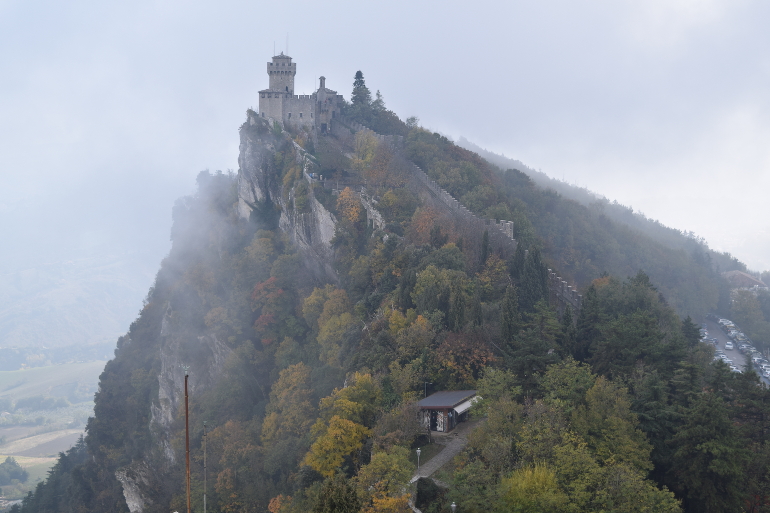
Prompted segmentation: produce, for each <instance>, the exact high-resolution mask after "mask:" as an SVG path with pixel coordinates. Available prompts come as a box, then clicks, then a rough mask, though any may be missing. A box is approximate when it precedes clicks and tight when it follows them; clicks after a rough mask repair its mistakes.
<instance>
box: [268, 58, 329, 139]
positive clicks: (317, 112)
mask: <svg viewBox="0 0 770 513" xmlns="http://www.w3.org/2000/svg"><path fill="white" fill-rule="evenodd" d="M267 74H268V76H269V77H270V87H268V88H267V89H263V90H261V91H260V92H259V116H260V117H262V118H266V119H271V120H272V121H275V122H279V123H282V124H284V125H291V126H295V127H307V128H314V129H317V130H319V131H320V132H321V133H326V132H330V131H331V130H332V125H333V123H335V120H336V118H337V117H338V116H339V115H340V112H341V107H342V105H343V103H344V100H343V99H342V95H340V94H337V91H332V90H331V89H327V88H326V78H324V77H321V79H320V82H321V87H319V88H318V90H317V91H316V92H314V93H313V94H300V95H296V94H294V75H296V74H297V65H296V64H294V63H292V62H291V57H289V56H288V55H284V54H283V52H281V54H280V55H276V56H275V57H273V62H268V63H267ZM272 121H271V122H272Z"/></svg>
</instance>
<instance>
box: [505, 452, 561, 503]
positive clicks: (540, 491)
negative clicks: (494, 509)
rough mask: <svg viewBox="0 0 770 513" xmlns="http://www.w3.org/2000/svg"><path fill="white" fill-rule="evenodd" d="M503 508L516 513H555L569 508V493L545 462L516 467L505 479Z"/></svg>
mask: <svg viewBox="0 0 770 513" xmlns="http://www.w3.org/2000/svg"><path fill="white" fill-rule="evenodd" d="M500 486H501V487H502V489H503V492H502V497H501V502H502V505H503V508H502V509H500V510H499V511H508V512H512V513H514V512H515V513H552V512H562V511H569V510H568V508H567V505H568V498H567V495H566V494H565V493H564V492H563V491H562V490H561V489H560V488H559V485H558V483H557V481H556V473H555V472H554V471H553V470H552V469H550V468H549V467H548V465H546V464H543V463H536V464H535V465H534V467H531V468H522V469H519V470H516V471H514V472H513V474H511V476H510V477H506V478H503V480H502V482H501V483H500Z"/></svg>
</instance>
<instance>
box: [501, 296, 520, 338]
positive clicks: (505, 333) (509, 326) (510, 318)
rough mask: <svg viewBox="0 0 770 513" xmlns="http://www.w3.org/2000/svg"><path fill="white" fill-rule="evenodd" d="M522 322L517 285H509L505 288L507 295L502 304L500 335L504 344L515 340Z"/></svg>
mask: <svg viewBox="0 0 770 513" xmlns="http://www.w3.org/2000/svg"><path fill="white" fill-rule="evenodd" d="M520 324H521V318H520V316H519V299H518V297H517V295H516V287H514V286H513V285H509V286H508V287H507V288H506V289H505V295H504V296H503V301H502V303H501V304H500V337H501V338H502V339H503V343H504V344H510V343H511V342H513V338H514V337H515V336H516V334H517V333H518V332H519V328H520Z"/></svg>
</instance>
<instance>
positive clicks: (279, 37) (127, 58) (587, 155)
mask: <svg viewBox="0 0 770 513" xmlns="http://www.w3.org/2000/svg"><path fill="white" fill-rule="evenodd" d="M768 22H770V4H768V3H766V2H759V1H757V2H741V1H736V0H731V1H707V0H702V1H689V0H679V1H673V0H666V1H663V0H661V1H657V0H656V1H645V2H617V1H590V2H570V1H561V2H557V1H554V2H525V1H520V2H499V1H498V2H483V1H482V2H453V1H444V2H406V1H390V2H368V3H367V2H353V1H349V2H307V1H305V2H302V1H295V2H291V3H284V2H232V1H230V2H228V1H220V2H216V3H215V2H191V1H186V2H181V1H176V2H174V1H167V2H157V1H143V0H139V1H135V2H130V3H129V2H96V1H71V2H55V1H48V2H45V1H35V0H27V1H17V0H0V120H2V123H0V237H1V239H0V240H2V245H1V246H0V248H2V249H1V250H0V251H1V252H0V274H5V275H6V276H15V274H14V273H19V272H20V271H23V270H28V269H31V268H40V266H44V265H46V264H49V265H50V264H55V263H57V262H58V263H61V262H65V261H68V260H73V259H75V260H77V259H83V258H87V257H93V256H94V255H102V256H103V255H112V257H115V256H116V255H117V258H121V259H122V262H123V263H124V264H126V265H129V266H133V267H134V269H135V270H141V272H138V271H137V274H136V275H137V276H138V277H137V278H136V280H135V282H134V283H133V285H132V286H131V287H129V288H131V289H132V290H134V292H132V294H134V295H135V296H136V299H135V301H134V302H133V304H135V305H136V306H135V307H134V308H132V309H131V311H130V312H127V313H125V314H124V316H123V318H125V319H126V321H125V322H126V327H127V322H128V321H129V320H130V319H131V318H132V317H133V316H134V315H135V314H136V311H137V310H138V308H139V306H140V300H141V296H142V295H143V294H144V291H146V289H147V287H148V286H149V285H150V283H151V280H152V277H153V273H154V269H156V268H157V266H158V264H159V262H160V259H161V258H162V256H163V254H164V253H165V252H166V251H167V249H168V233H169V226H170V217H171V216H170V213H171V206H172V204H173V201H174V200H175V199H176V198H177V197H179V196H181V195H183V194H188V193H190V192H191V191H192V190H193V188H194V177H195V175H196V174H197V173H198V172H199V171H200V170H202V169H211V170H216V169H221V170H223V171H226V170H228V169H232V170H236V169H237V153H238V131H237V129H238V126H239V125H240V123H241V122H242V121H243V119H244V113H245V110H246V108H247V107H249V106H253V105H256V102H257V94H256V93H257V91H258V90H259V89H261V88H264V87H266V84H267V75H266V73H265V63H266V62H267V61H268V60H269V58H270V56H271V54H272V53H273V48H274V45H275V49H276V51H285V50H287V48H286V44H287V43H286V42H287V35H288V44H289V47H288V53H289V54H290V55H291V56H292V57H294V59H295V61H296V62H297V64H298V74H297V78H296V91H297V92H298V93H300V94H302V93H310V92H311V91H312V90H313V89H314V87H315V86H316V82H317V77H318V76H320V75H322V74H323V75H325V76H326V77H327V86H328V87H331V88H333V89H337V90H338V91H339V92H341V93H343V94H345V95H346V96H347V95H349V92H350V89H351V86H352V79H353V75H354V73H355V71H356V70H359V69H360V70H362V71H363V72H364V75H365V78H366V81H367V85H369V87H370V88H371V89H372V90H373V91H374V90H377V89H379V90H381V91H382V93H383V95H384V98H385V101H386V104H387V106H388V107H389V108H391V109H393V110H394V111H396V112H397V113H398V114H399V115H401V116H402V117H406V116H410V115H417V116H419V117H420V119H421V122H422V124H423V125H425V126H426V127H429V128H430V129H432V130H436V131H441V132H442V133H446V134H448V135H450V136H453V137H460V136H464V137H466V138H467V139H469V140H470V141H472V142H474V143H476V144H479V145H480V146H483V147H485V148H487V149H489V150H492V151H496V152H498V153H504V154H505V155H506V156H509V157H512V158H516V159H519V160H521V161H523V162H524V163H526V164H527V165H529V166H531V167H533V168H537V169H541V170H542V171H543V172H545V173H547V174H549V175H551V176H554V177H556V178H560V179H563V180H565V181H567V182H570V183H575V184H578V185H580V186H585V187H588V188H589V189H591V190H594V191H596V192H598V193H599V194H602V195H604V196H606V197H608V198H610V199H615V200H617V201H619V202H621V203H623V204H626V205H629V206H632V207H634V208H635V209H636V210H639V211H642V212H643V213H644V214H646V215H647V216H648V217H651V218H654V219H658V220H660V221H661V222H663V223H664V224H667V225H669V226H673V227H675V228H679V229H682V230H691V231H694V232H695V233H696V234H697V235H700V236H703V237H705V238H706V240H707V241H708V243H709V244H710V246H711V247H713V248H715V249H719V250H726V251H730V252H731V253H733V254H734V255H735V256H737V257H739V258H740V259H741V260H743V261H745V262H746V263H747V264H748V265H749V267H751V268H753V269H756V270H762V269H770V216H768V213H770V208H768V206H767V194H768V191H770V144H768V140H770V110H769V108H768V107H769V105H768V103H769V101H770V99H769V98H768V91H770V54H768V52H767V49H768V48H770V31H768V30H767V29H766V28H767V26H768ZM140 291H141V292H140ZM0 292H2V291H0ZM9 297H10V296H9V294H6V293H2V294H0V310H1V309H2V307H3V306H2V302H1V301H3V300H4V301H10V299H9ZM128 303H132V302H131V301H128ZM0 313H1V312H0ZM2 342H3V341H2V340H0V345H2Z"/></svg>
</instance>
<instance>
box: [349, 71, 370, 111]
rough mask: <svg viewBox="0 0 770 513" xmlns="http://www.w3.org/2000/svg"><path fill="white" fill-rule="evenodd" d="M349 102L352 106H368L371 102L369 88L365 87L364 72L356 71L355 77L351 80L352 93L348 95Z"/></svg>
mask: <svg viewBox="0 0 770 513" xmlns="http://www.w3.org/2000/svg"><path fill="white" fill-rule="evenodd" d="M350 102H351V103H352V104H353V106H354V107H358V106H364V107H368V106H369V105H371V103H372V93H371V92H370V91H369V88H368V87H366V82H364V74H363V73H362V72H361V71H356V77H355V80H353V94H352V95H351V96H350Z"/></svg>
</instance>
